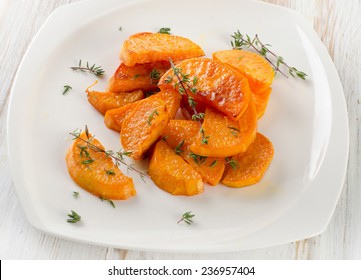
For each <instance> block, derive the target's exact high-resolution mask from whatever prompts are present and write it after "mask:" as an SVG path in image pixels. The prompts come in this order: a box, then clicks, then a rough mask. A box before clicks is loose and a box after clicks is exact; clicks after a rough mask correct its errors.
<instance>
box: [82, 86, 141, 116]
mask: <svg viewBox="0 0 361 280" xmlns="http://www.w3.org/2000/svg"><path fill="white" fill-rule="evenodd" d="M87 93H88V101H89V103H90V104H91V105H93V107H94V108H95V109H97V110H98V111H99V112H100V113H101V114H103V115H104V114H105V112H106V111H108V110H110V109H114V108H119V107H122V106H124V105H126V104H129V103H132V102H135V101H138V100H141V99H143V98H144V94H143V91H142V90H135V91H132V92H123V93H114V92H101V91H89V90H87Z"/></svg>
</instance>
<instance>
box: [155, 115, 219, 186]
mask: <svg viewBox="0 0 361 280" xmlns="http://www.w3.org/2000/svg"><path fill="white" fill-rule="evenodd" d="M199 128H200V126H199V124H198V123H197V122H195V121H188V120H170V121H169V123H168V125H167V127H166V128H165V130H164V131H163V133H162V137H164V139H165V141H166V142H167V144H168V145H169V146H170V147H171V148H172V149H173V150H174V151H175V152H176V153H177V154H178V155H180V156H181V157H182V158H183V159H184V160H185V161H186V162H188V163H189V164H190V165H191V166H192V167H193V168H194V169H195V170H196V171H197V172H198V173H199V174H200V175H201V176H202V179H203V181H204V182H207V183H209V184H210V185H212V186H214V185H217V184H218V183H219V181H220V180H221V178H222V175H223V171H224V168H225V166H224V164H225V159H224V158H223V157H221V158H214V157H202V156H199V155H196V154H194V153H192V151H191V150H190V148H189V147H190V145H191V144H192V143H193V142H194V141H195V139H196V137H197V135H198V132H199Z"/></svg>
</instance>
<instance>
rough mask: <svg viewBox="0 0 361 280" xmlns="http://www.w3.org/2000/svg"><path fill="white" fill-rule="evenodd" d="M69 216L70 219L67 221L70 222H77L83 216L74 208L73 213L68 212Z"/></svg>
mask: <svg viewBox="0 0 361 280" xmlns="http://www.w3.org/2000/svg"><path fill="white" fill-rule="evenodd" d="M68 217H69V218H70V219H67V220H66V221H67V222H68V223H71V224H75V223H77V222H79V221H80V220H81V216H79V214H78V213H76V212H75V211H73V210H71V213H70V214H68Z"/></svg>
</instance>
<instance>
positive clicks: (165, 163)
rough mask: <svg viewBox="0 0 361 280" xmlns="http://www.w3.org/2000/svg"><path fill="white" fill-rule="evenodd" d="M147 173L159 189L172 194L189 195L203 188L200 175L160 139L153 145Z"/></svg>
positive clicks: (200, 191) (197, 192)
mask: <svg viewBox="0 0 361 280" xmlns="http://www.w3.org/2000/svg"><path fill="white" fill-rule="evenodd" d="M148 174H149V175H150V177H151V178H152V180H153V181H154V183H155V184H156V185H157V186H158V187H159V188H160V189H162V190H164V191H166V192H168V193H170V194H173V195H187V196H191V195H196V194H199V193H202V192H203V190H204V186H203V181H202V177H201V175H199V173H198V172H196V171H195V170H194V169H193V168H192V167H191V166H190V165H189V164H188V163H187V162H185V161H184V160H183V158H182V157H180V156H178V155H177V154H176V153H175V152H174V151H173V149H172V148H171V147H169V146H168V145H167V143H166V142H164V141H162V140H160V141H158V143H157V144H156V145H155V148H154V151H153V153H152V156H151V158H150V161H149V167H148Z"/></svg>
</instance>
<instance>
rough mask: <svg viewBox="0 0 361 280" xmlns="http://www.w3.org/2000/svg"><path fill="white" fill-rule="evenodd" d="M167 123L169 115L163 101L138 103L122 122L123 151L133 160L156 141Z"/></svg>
mask: <svg viewBox="0 0 361 280" xmlns="http://www.w3.org/2000/svg"><path fill="white" fill-rule="evenodd" d="M168 121H169V114H168V111H167V107H166V104H165V102H164V101H163V100H160V99H157V98H152V99H149V98H146V99H144V100H142V101H140V102H139V103H138V104H137V106H136V107H135V108H134V109H133V110H132V112H131V113H130V114H129V115H128V116H127V117H126V118H125V119H124V120H123V124H122V128H121V131H120V141H121V144H122V146H123V149H124V150H125V151H127V152H130V153H131V154H130V155H129V156H130V157H132V158H133V159H135V160H139V159H141V158H142V156H143V155H144V153H145V152H146V151H147V150H148V149H149V148H150V147H151V146H152V144H153V143H154V142H155V141H156V140H157V139H158V137H159V136H160V135H161V133H162V131H163V130H164V129H165V127H166V126H167V124H168Z"/></svg>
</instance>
